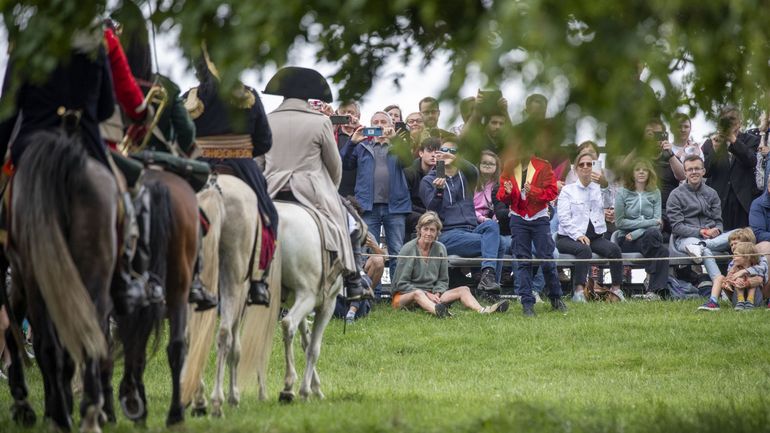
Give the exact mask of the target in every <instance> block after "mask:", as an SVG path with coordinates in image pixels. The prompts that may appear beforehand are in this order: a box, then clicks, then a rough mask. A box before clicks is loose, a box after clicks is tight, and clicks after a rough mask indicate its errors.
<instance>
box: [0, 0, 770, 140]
mask: <svg viewBox="0 0 770 433" xmlns="http://www.w3.org/2000/svg"><path fill="white" fill-rule="evenodd" d="M105 3H106V2H105V1H101V0H37V1H33V0H29V1H17V2H13V1H9V0H4V1H3V3H2V8H1V11H2V13H3V20H4V23H5V24H6V27H7V28H8V30H9V36H10V39H11V41H12V46H13V55H14V58H15V60H16V62H17V66H18V69H19V70H18V73H19V74H23V76H41V75H42V74H44V73H45V72H46V71H49V70H51V69H52V68H53V67H54V66H55V64H56V59H57V58H58V57H60V56H62V55H63V54H65V53H66V52H67V50H68V46H69V45H68V44H69V35H72V34H73V32H74V31H75V30H76V29H83V28H85V27H88V26H89V25H91V24H92V22H93V20H94V17H98V16H104V14H105V9H106V4H105ZM140 3H145V2H144V1H140ZM150 9H151V10H152V16H151V17H150V18H151V20H152V22H153V23H154V25H155V26H156V28H157V29H158V31H159V32H164V31H168V30H169V29H171V28H176V29H178V30H179V44H180V46H181V47H182V49H183V50H184V52H185V54H186V56H188V57H189V58H191V59H192V58H195V57H196V56H198V55H199V50H200V46H201V42H202V41H204V40H205V42H206V45H207V47H208V50H209V52H210V54H211V57H212V58H213V59H214V61H215V62H216V63H217V64H218V65H219V69H220V72H221V73H222V74H223V76H222V79H223V82H224V85H225V87H226V86H227V85H228V84H232V83H235V81H236V80H237V78H238V76H239V74H240V72H241V71H242V70H244V69H247V68H256V69H261V68H263V67H265V66H267V65H276V66H283V65H284V64H285V63H286V62H287V58H288V54H289V52H290V51H291V49H292V47H293V46H294V45H295V44H296V43H297V42H299V41H303V42H309V43H312V44H315V45H317V46H318V47H319V50H318V54H317V56H318V59H319V60H323V61H327V62H330V63H332V64H336V65H337V72H336V73H335V74H333V76H331V77H330V78H331V80H332V81H333V82H334V83H336V84H337V85H338V86H339V87H340V96H341V98H342V99H347V98H356V97H359V96H360V95H362V94H364V93H365V92H366V91H367V90H368V89H369V88H370V87H371V86H372V83H373V80H374V78H375V77H377V76H378V72H380V71H381V68H382V67H383V65H384V63H385V60H386V59H387V58H389V57H390V56H398V57H399V58H401V59H402V60H403V61H404V62H408V61H409V60H410V59H411V58H412V57H413V56H415V55H416V54H418V53H420V54H422V55H423V56H424V59H425V62H426V63H427V62H431V61H433V60H434V59H435V57H436V55H437V54H438V53H447V54H449V57H450V59H451V65H449V67H451V78H450V83H449V86H448V88H447V89H446V90H445V91H444V93H443V94H442V95H441V96H442V97H443V98H454V97H456V95H457V92H458V90H459V89H460V87H461V86H462V84H463V82H464V81H465V79H466V76H467V74H468V71H469V70H471V69H473V68H478V69H479V70H480V71H481V72H482V73H483V74H484V75H485V76H486V77H487V79H488V87H494V86H495V85H499V84H500V83H501V82H503V81H504V80H506V79H510V78H515V77H521V78H522V80H523V82H524V84H525V85H526V86H527V87H528V88H530V89H535V88H537V89H541V90H542V91H543V93H545V94H546V95H548V94H549V93H551V92H554V91H555V90H556V89H558V88H562V89H564V88H566V89H567V90H568V95H569V96H568V98H567V100H566V103H564V104H563V105H561V106H559V107H558V111H559V113H560V118H562V119H563V120H564V122H565V128H566V129H569V128H572V129H573V130H574V127H575V123H576V122H577V121H578V120H579V119H580V118H582V117H585V116H591V117H594V118H595V119H597V120H598V121H599V122H601V123H602V124H606V125H607V128H606V136H607V144H608V146H610V148H612V147H613V146H618V147H620V148H622V149H625V150H627V149H629V147H630V146H631V145H630V144H629V143H633V140H634V139H635V138H638V137H639V136H640V135H641V131H640V129H641V128H643V125H644V124H645V123H646V121H647V119H648V118H649V117H650V116H651V115H656V114H663V117H664V118H667V117H670V115H671V114H673V113H674V112H675V111H676V110H680V111H685V112H688V113H690V114H692V113H694V112H695V111H696V110H703V111H704V112H706V113H710V114H712V115H713V114H714V113H715V109H716V107H718V106H720V105H722V104H725V103H734V104H736V105H738V106H740V107H741V109H742V110H743V112H744V113H745V114H746V115H747V116H758V112H759V110H761V109H763V108H764V107H766V106H767V105H768V104H767V93H766V91H765V89H766V88H767V87H768V80H770V74H768V69H769V68H770V66H769V64H768V62H769V60H770V56H769V55H768V53H770V50H769V49H768V48H769V47H768V44H770V26H768V25H767V24H768V23H769V22H770V9H768V8H767V5H766V4H764V3H761V2H759V1H756V0H744V1H741V2H734V1H724V0H723V1H710V2H692V1H688V0H628V1H623V2H616V1H612V0H593V1H579V0H505V1H502V0H457V1H453V2H444V1H439V0H392V1H389V2H371V1H369V2H367V1H362V0H279V1H273V0H264V1H261V2H253V1H249V0H231V1H227V2H225V1H221V0H197V1H194V2H193V1H185V0H163V1H159V2H155V1H151V4H150ZM159 55H162V53H159ZM640 65H643V66H646V68H647V70H648V74H645V81H646V83H643V82H641V81H640V80H639V71H640ZM676 73H679V74H678V75H679V76H680V77H681V79H680V80H679V79H678V80H675V79H672V75H675V74H676ZM43 76H44V75H43ZM396 79H397V78H396ZM648 83H654V84H655V86H654V87H655V88H658V89H662V90H663V91H662V92H659V94H658V95H657V96H658V97H657V99H656V98H652V100H650V98H646V97H645V96H644V95H645V94H646V92H647V89H648Z"/></svg>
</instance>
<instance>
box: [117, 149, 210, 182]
mask: <svg viewBox="0 0 770 433" xmlns="http://www.w3.org/2000/svg"><path fill="white" fill-rule="evenodd" d="M130 156H131V158H132V159H135V160H137V161H140V162H141V163H142V164H144V165H145V166H147V165H156V166H159V167H161V168H162V169H163V170H165V171H168V172H171V173H174V174H176V175H177V176H179V177H181V178H182V179H184V180H186V181H187V183H189V184H190V186H191V187H192V189H193V190H194V191H195V192H198V191H200V190H201V189H203V187H204V186H205V185H206V182H207V181H208V178H209V174H211V167H210V166H209V164H208V163H206V162H203V161H196V160H193V159H187V158H182V157H179V156H174V155H171V154H170V153H166V152H156V151H154V150H143V151H141V152H138V153H132V154H131V155H130Z"/></svg>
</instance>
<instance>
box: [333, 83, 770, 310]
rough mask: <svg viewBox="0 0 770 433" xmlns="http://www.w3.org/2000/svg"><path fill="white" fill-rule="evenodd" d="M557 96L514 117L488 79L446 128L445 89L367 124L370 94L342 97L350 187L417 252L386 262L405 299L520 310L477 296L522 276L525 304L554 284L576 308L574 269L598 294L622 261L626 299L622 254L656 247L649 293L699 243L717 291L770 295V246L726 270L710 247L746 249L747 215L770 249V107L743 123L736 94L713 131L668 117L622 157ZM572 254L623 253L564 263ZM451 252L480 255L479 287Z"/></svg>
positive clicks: (385, 227)
mask: <svg viewBox="0 0 770 433" xmlns="http://www.w3.org/2000/svg"><path fill="white" fill-rule="evenodd" d="M547 107H548V101H547V99H546V98H545V97H544V96H543V95H539V94H535V95H530V96H529V97H528V98H527V100H526V103H525V109H524V112H523V120H522V121H521V122H519V123H517V124H514V123H513V122H512V120H511V117H510V116H509V112H508V101H507V100H506V99H505V98H504V97H503V96H502V94H501V93H500V92H496V91H484V92H482V91H480V92H479V93H478V95H477V96H475V97H470V98H465V99H463V100H461V101H460V104H459V107H458V108H459V113H460V114H461V117H462V122H461V123H459V124H456V125H454V126H452V127H451V128H448V130H444V129H441V128H439V120H440V116H441V111H440V109H439V104H438V101H437V100H436V99H435V98H432V97H426V98H423V99H422V100H421V101H420V102H419V104H418V107H417V108H418V111H415V112H412V113H410V114H408V115H405V113H407V112H408V111H406V112H404V111H402V109H401V108H400V107H399V106H398V105H395V104H393V105H390V106H387V107H385V108H383V109H382V111H376V112H375V113H374V115H372V117H371V118H370V119H367V120H368V121H366V122H362V120H361V108H360V106H359V104H358V103H357V102H355V101H349V102H344V103H342V104H340V106H339V107H338V109H337V110H336V112H335V113H334V114H336V115H341V116H348V118H347V121H344V122H343V123H341V124H336V125H335V136H336V139H337V145H338V149H339V152H340V156H341V159H342V161H343V176H342V177H343V180H342V183H341V185H340V188H339V192H340V194H342V195H352V196H355V198H356V200H357V201H358V202H359V203H360V205H361V207H362V217H363V219H364V221H365V222H366V223H367V224H368V226H369V230H370V232H371V234H372V235H373V236H374V237H375V238H378V237H379V236H380V233H381V229H382V232H384V236H385V242H384V243H385V246H386V251H387V253H388V254H390V255H398V254H399V253H400V255H402V256H404V258H402V259H400V260H396V259H394V258H390V259H388V260H387V267H388V268H389V276H390V279H391V295H392V298H391V299H392V305H393V306H394V307H404V306H409V305H418V306H420V307H421V308H422V309H424V310H426V311H428V312H429V313H432V314H436V315H437V316H445V315H447V311H446V304H447V303H449V302H451V301H454V300H460V301H461V302H462V303H463V304H464V305H465V306H467V307H468V308H471V309H474V310H477V311H481V312H489V311H505V310H506V309H507V306H508V304H507V303H506V304H505V305H502V304H494V305H493V306H492V307H489V309H485V308H484V307H481V306H480V304H479V303H478V301H477V300H476V297H474V294H475V295H476V296H481V295H483V296H485V298H486V297H490V298H493V297H494V294H495V293H499V292H500V288H501V285H500V283H501V280H502V281H503V282H504V283H505V284H508V283H510V282H512V283H513V287H514V291H515V294H516V295H518V296H519V297H520V299H521V303H522V306H523V312H524V314H525V315H528V316H532V315H534V314H535V313H534V308H533V306H534V304H535V303H536V302H538V301H540V299H541V296H540V294H542V295H543V296H542V298H543V299H546V298H547V299H548V300H549V301H550V303H551V306H552V309H554V310H556V311H561V312H564V311H566V310H567V306H566V305H565V304H564V302H563V300H562V295H563V293H562V282H563V281H564V275H562V269H561V268H563V267H569V268H570V269H571V281H572V287H569V288H570V289H571V291H572V293H573V295H572V300H573V301H575V302H584V301H585V296H584V293H585V289H586V286H587V285H589V284H597V285H604V284H605V280H606V277H605V276H604V273H603V269H602V267H604V268H608V269H609V282H608V283H607V284H606V290H608V291H609V292H611V293H613V294H614V295H615V298H616V299H620V300H625V298H626V293H624V290H623V288H624V286H623V284H624V283H628V282H629V278H630V277H629V274H630V268H629V267H628V266H624V263H623V262H622V261H621V258H622V255H623V253H640V254H641V255H642V256H643V257H645V258H651V259H657V260H650V261H646V262H643V263H642V264H641V266H643V267H644V269H645V271H646V274H647V277H646V278H645V280H644V284H643V287H644V294H641V295H638V297H641V298H643V299H647V300H659V299H661V298H662V297H666V296H669V295H670V293H669V286H670V285H671V279H672V278H673V277H675V276H678V275H679V274H677V273H676V272H675V271H677V270H678V269H677V267H672V266H670V263H669V260H668V257H670V256H672V255H674V256H682V255H687V256H690V257H691V261H692V263H695V264H697V265H701V264H702V266H703V267H704V268H705V272H700V271H702V269H703V268H700V266H679V268H683V269H686V270H687V271H689V272H690V278H689V279H690V282H692V283H693V284H694V285H696V286H698V287H699V288H701V289H702V291H703V294H704V296H705V295H707V294H709V293H710V294H711V296H710V300H709V302H711V301H713V298H714V296H713V294H714V293H716V294H717V296H720V295H721V294H722V293H724V292H725V291H728V292H730V293H741V295H740V296H738V295H735V296H734V298H735V299H737V300H736V301H735V302H736V303H737V302H740V303H741V305H744V304H745V303H746V302H748V301H747V300H748V299H750V300H751V301H752V303H753V304H757V305H758V303H759V302H760V301H761V299H762V298H763V296H762V294H761V293H762V292H763V290H764V293H765V295H766V294H767V290H766V289H765V287H764V286H765V283H766V280H767V276H766V274H767V265H766V263H767V262H766V259H765V258H764V257H762V260H759V259H757V260H754V259H750V260H749V259H747V260H743V258H740V259H738V260H737V261H736V260H733V261H731V262H730V265H729V266H730V267H729V269H727V268H724V267H720V266H724V264H725V263H721V262H719V261H717V260H715V259H714V258H712V257H710V256H712V255H715V254H720V253H721V254H729V253H730V252H731V251H732V252H733V253H735V251H734V249H733V248H732V247H734V246H737V245H738V243H737V242H734V243H732V244H731V243H730V237H731V236H733V235H734V233H735V231H736V230H737V229H744V228H747V227H750V228H748V229H746V230H748V231H749V232H751V233H752V234H753V235H754V237H753V238H751V239H747V240H742V241H741V242H742V243H747V244H751V246H752V248H751V249H749V248H748V247H746V246H742V247H741V248H740V251H744V252H745V251H755V252H758V253H761V254H770V192H768V191H769V189H768V187H767V183H768V182H767V165H768V164H770V161H768V158H767V154H768V153H769V151H770V148H768V146H767V129H768V128H767V121H766V120H764V119H763V120H762V122H761V123H760V125H759V128H757V129H754V130H750V131H744V130H743V122H742V119H741V116H740V113H739V111H738V110H737V109H736V108H734V107H726V108H724V109H723V110H721V112H720V113H719V116H718V125H717V128H716V132H714V133H713V134H712V135H710V136H709V137H708V138H707V139H706V140H705V141H704V142H703V143H702V145H701V144H699V143H698V142H697V141H696V140H695V139H694V138H693V135H692V122H691V119H690V118H689V117H688V116H687V115H686V114H684V113H673V114H672V115H671V116H668V117H665V116H655V117H652V118H650V119H649V121H648V122H647V124H646V126H645V128H644V130H643V131H639V141H638V143H635V144H633V145H630V146H628V150H627V152H625V154H624V155H608V154H604V152H602V150H603V149H602V148H601V147H599V146H597V145H596V143H593V142H591V141H586V142H583V143H581V144H580V145H577V144H572V145H566V144H564V143H563V141H564V140H563V139H562V136H563V135H562V134H560V133H559V131H558V127H557V124H556V122H555V121H554V120H553V119H549V118H548V117H547V116H546V112H547ZM329 111H331V110H329ZM666 118H667V119H668V120H669V122H668V125H667V124H666V123H665V122H664V119H666ZM667 126H668V127H667ZM667 129H668V130H670V134H671V135H670V136H669V132H668V131H667ZM669 137H670V138H669ZM746 173H753V174H754V175H753V176H747V175H746ZM760 191H764V193H761V194H760ZM423 231H425V233H423ZM744 231H745V230H744ZM744 237H745V236H744ZM757 242H759V243H758V244H757ZM370 250H371V249H370ZM560 255H562V256H564V255H566V256H567V257H571V256H574V257H575V258H578V259H591V258H592V257H593V256H594V255H598V256H601V257H602V258H606V259H617V260H609V261H608V263H605V264H604V265H603V266H602V267H597V266H592V265H589V263H588V262H585V261H576V262H574V263H572V262H571V263H558V265H559V267H558V268H557V263H556V262H554V261H553V259H556V258H558V257H559V256H560ZM448 256H460V257H468V258H470V257H472V258H478V259H479V261H478V269H477V273H476V278H477V280H478V285H477V287H475V289H474V290H470V289H469V288H468V287H467V286H459V287H456V288H449V286H448V284H449V278H448V276H447V265H448V262H447V260H445V259H442V260H436V259H435V258H437V257H441V258H446V257H448ZM419 257H425V259H421V258H419ZM431 258H432V259H431ZM510 258H515V259H518V260H516V261H515V262H512V261H510ZM533 258H534V259H541V260H535V261H528V260H533ZM763 264H764V267H763ZM692 269H695V277H694V278H693V277H692V274H693V272H692ZM762 272H764V274H762ZM754 273H757V274H759V275H758V276H759V277H762V278H753V279H752V278H748V279H745V281H747V283H746V284H749V285H751V287H748V286H747V287H746V288H747V289H752V290H743V286H742V284H743V281H744V280H740V281H741V282H737V283H736V281H738V280H739V279H740V278H741V277H743V276H746V275H751V276H754ZM698 274H700V275H698ZM736 275H737V277H736ZM680 278H684V279H687V277H680ZM378 279H379V277H378ZM760 280H761V282H760ZM752 284H753V285H752ZM735 288H738V289H741V290H735ZM756 288H760V289H763V290H759V291H755V290H753V289H756ZM755 292H757V293H760V294H759V295H756V296H755V295H754V293H755ZM749 293H751V294H749ZM487 295H489V296H487ZM764 298H767V296H764ZM448 300H451V301H448ZM736 305H737V304H736ZM711 307H712V308H711V309H713V305H711Z"/></svg>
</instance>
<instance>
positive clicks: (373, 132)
mask: <svg viewBox="0 0 770 433" xmlns="http://www.w3.org/2000/svg"><path fill="white" fill-rule="evenodd" d="M363 134H364V136H365V137H382V128H380V127H379V126H376V127H371V128H364V129H363Z"/></svg>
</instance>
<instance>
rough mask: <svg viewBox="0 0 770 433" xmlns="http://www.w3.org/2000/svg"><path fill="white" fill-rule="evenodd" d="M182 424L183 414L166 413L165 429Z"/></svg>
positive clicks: (177, 412) (179, 412)
mask: <svg viewBox="0 0 770 433" xmlns="http://www.w3.org/2000/svg"><path fill="white" fill-rule="evenodd" d="M182 422H184V412H181V411H173V410H172V411H170V412H169V413H168V417H167V418H166V427H172V426H175V425H178V424H181V423H182Z"/></svg>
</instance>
